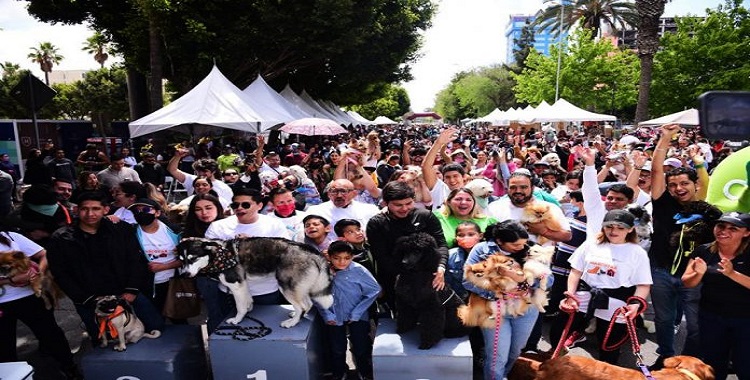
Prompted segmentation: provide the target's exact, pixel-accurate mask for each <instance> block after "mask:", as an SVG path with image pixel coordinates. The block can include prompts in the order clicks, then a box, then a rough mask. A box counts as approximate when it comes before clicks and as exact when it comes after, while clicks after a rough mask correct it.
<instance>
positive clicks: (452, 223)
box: [433, 211, 497, 248]
mask: <svg viewBox="0 0 750 380" xmlns="http://www.w3.org/2000/svg"><path fill="white" fill-rule="evenodd" d="M433 214H435V216H437V218H438V220H439V221H440V227H442V228H443V235H445V242H446V243H448V248H453V247H455V246H456V227H458V225H459V224H461V222H465V221H471V222H474V223H476V224H477V225H479V228H480V230H481V231H482V232H484V230H486V229H487V226H489V225H492V224H495V223H497V219H495V218H493V217H491V216H485V217H483V218H474V219H467V220H464V219H459V218H456V217H455V216H453V215H451V216H445V215H443V213H442V212H441V211H434V212H433Z"/></svg>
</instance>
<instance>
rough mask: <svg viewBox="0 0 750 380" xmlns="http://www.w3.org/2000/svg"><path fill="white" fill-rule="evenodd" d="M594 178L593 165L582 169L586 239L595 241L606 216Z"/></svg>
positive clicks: (595, 174)
mask: <svg viewBox="0 0 750 380" xmlns="http://www.w3.org/2000/svg"><path fill="white" fill-rule="evenodd" d="M596 176H597V173H596V168H595V167H594V166H593V165H592V166H586V167H585V168H584V169H583V185H582V186H581V195H583V209H584V210H586V239H596V236H597V235H598V234H599V232H602V222H603V221H604V215H606V214H607V209H606V208H605V207H604V201H603V200H602V194H601V193H600V192H599V185H598V183H599V182H598V181H597V179H596Z"/></svg>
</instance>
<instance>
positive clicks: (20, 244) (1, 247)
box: [0, 232, 44, 304]
mask: <svg viewBox="0 0 750 380" xmlns="http://www.w3.org/2000/svg"><path fill="white" fill-rule="evenodd" d="M0 234H2V235H3V236H4V237H6V238H7V239H8V240H10V245H5V244H2V243H0V251H21V252H23V253H24V254H25V255H26V257H31V256H34V255H36V254H37V253H38V252H39V251H41V250H44V248H42V246H40V245H39V244H37V243H34V242H33V241H31V240H30V239H29V238H27V237H26V236H23V235H21V234H17V233H15V232H0ZM33 294H34V290H33V289H31V286H30V285H27V286H19V287H16V286H11V285H10V284H9V285H3V292H2V293H0V304H2V303H5V302H10V301H15V300H18V299H21V298H24V297H28V296H30V295H33Z"/></svg>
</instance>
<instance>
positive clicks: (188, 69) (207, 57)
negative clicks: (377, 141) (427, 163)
mask: <svg viewBox="0 0 750 380" xmlns="http://www.w3.org/2000/svg"><path fill="white" fill-rule="evenodd" d="M143 1H146V0H124V1H103V0H77V1H75V2H68V1H65V2H60V1H55V0H31V1H30V2H29V12H30V13H31V14H32V15H33V16H35V17H37V18H38V19H40V20H42V21H47V22H63V23H81V22H84V21H87V22H89V23H90V24H91V25H92V27H93V28H95V29H96V30H101V31H102V32H104V33H105V34H107V35H111V36H112V41H113V44H114V46H115V48H116V49H117V52H118V55H122V56H123V57H124V60H125V65H126V67H127V68H128V69H129V71H135V72H137V73H140V74H142V75H151V74H152V73H150V71H151V70H152V69H155V67H156V66H155V65H152V63H153V59H152V57H150V54H151V52H152V49H151V48H150V47H149V45H150V44H149V41H152V42H153V41H154V39H152V38H150V35H149V32H150V31H151V30H152V29H151V28H150V24H149V23H150V22H151V20H150V19H149V18H148V17H144V15H143V13H142V9H144V8H143V7H142V5H143V4H142V2H143ZM154 3H157V2H156V0H153V1H152V2H148V4H150V5H154V7H155V8H156V9H157V10H158V11H157V12H153V13H154V14H153V16H154V17H157V18H158V20H157V21H158V26H159V30H160V33H159V35H158V37H159V41H160V47H161V49H162V52H161V54H160V58H161V59H162V60H163V62H164V64H163V65H162V66H163V69H164V71H163V76H164V78H166V79H168V80H169V81H170V82H172V83H173V84H174V86H175V88H176V89H177V90H178V92H179V93H178V94H182V93H185V92H186V91H188V90H189V89H191V88H192V87H193V86H195V85H196V84H197V83H198V82H199V81H200V80H201V79H203V78H204V77H205V75H206V74H207V73H208V72H209V70H210V68H211V66H212V65H213V64H214V63H216V64H217V65H218V66H219V67H220V68H221V69H222V71H223V72H224V74H225V75H226V76H227V77H228V78H229V79H230V80H232V81H233V82H234V83H235V84H236V85H238V86H239V87H244V86H246V85H247V84H249V83H250V82H251V81H252V80H253V79H254V78H255V77H256V76H257V74H262V75H263V76H264V78H266V79H267V80H268V81H269V84H271V85H272V86H274V87H277V88H278V87H283V86H284V85H285V84H287V83H289V84H291V85H292V86H293V87H294V88H305V89H306V90H307V91H308V92H309V93H310V94H311V95H313V96H314V97H316V98H323V99H330V100H332V101H334V102H336V103H337V104H342V105H349V104H362V103H366V102H368V101H371V100H373V99H375V98H377V97H379V96H380V94H381V93H382V88H383V86H385V85H386V84H389V83H397V82H399V81H407V80H409V79H410V78H411V74H410V64H411V63H412V62H413V61H414V59H415V58H416V57H417V52H418V49H419V46H420V39H421V31H423V30H425V29H426V28H427V27H429V25H430V20H431V18H432V15H433V13H434V10H435V5H434V4H433V3H432V2H431V1H430V0H393V1H387V2H386V1H373V2H364V3H363V2H358V1H354V0H335V1H306V0H258V1H252V2H248V1H244V0H222V1H216V0H184V1H181V2H169V3H167V5H165V6H162V5H163V4H162V3H158V4H154ZM165 3H166V2H165ZM151 45H152V47H153V44H151ZM152 66H153V68H152Z"/></svg>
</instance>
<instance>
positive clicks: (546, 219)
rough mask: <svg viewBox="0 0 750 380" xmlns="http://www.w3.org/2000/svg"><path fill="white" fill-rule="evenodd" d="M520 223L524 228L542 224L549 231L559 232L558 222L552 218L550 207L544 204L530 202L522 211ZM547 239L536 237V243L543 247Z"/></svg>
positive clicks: (560, 227) (560, 228)
mask: <svg viewBox="0 0 750 380" xmlns="http://www.w3.org/2000/svg"><path fill="white" fill-rule="evenodd" d="M521 223H523V224H524V225H525V226H528V225H529V224H536V223H544V226H545V227H546V228H547V229H549V230H550V231H556V232H557V231H561V230H562V226H561V225H560V221H558V220H557V219H555V218H554V215H552V211H551V209H550V205H549V204H548V203H545V202H532V203H531V204H528V205H527V206H526V207H524V209H523V214H522V215H521ZM548 241H549V239H547V238H545V237H544V236H537V243H539V244H541V245H544V243H546V242H548Z"/></svg>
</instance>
